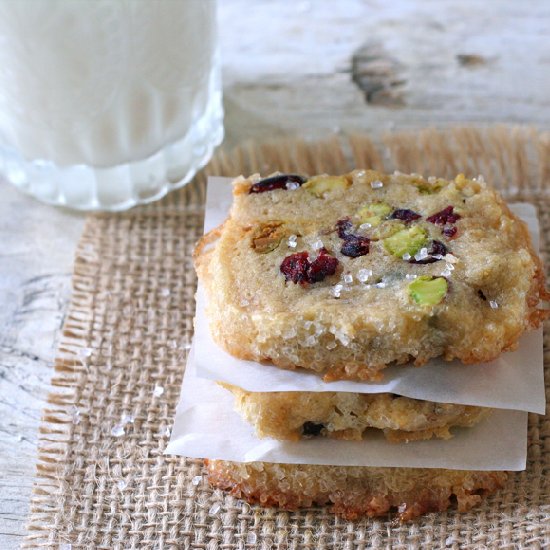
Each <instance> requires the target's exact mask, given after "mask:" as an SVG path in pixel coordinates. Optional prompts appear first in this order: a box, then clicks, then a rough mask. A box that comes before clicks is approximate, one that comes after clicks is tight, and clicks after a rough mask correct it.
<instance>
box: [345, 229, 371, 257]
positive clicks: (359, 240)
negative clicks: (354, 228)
mask: <svg viewBox="0 0 550 550" xmlns="http://www.w3.org/2000/svg"><path fill="white" fill-rule="evenodd" d="M369 245H370V239H369V238H368V237H361V236H359V235H347V236H346V238H345V240H344V244H343V245H342V248H341V249H340V252H341V253H342V254H343V255H344V256H349V257H350V258H358V257H359V256H364V255H365V254H368V253H369Z"/></svg>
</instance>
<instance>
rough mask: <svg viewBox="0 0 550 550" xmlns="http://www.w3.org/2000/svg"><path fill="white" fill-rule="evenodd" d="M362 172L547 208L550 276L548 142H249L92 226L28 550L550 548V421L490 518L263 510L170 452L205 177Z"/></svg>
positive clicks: (437, 138)
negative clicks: (154, 197) (455, 183)
mask: <svg viewBox="0 0 550 550" xmlns="http://www.w3.org/2000/svg"><path fill="white" fill-rule="evenodd" d="M352 167H364V168H367V167H373V168H379V169H384V170H388V171H393V170H395V169H398V170H401V171H403V172H417V173H422V174H425V175H432V174H433V175H440V176H446V177H454V175H456V174H457V173H458V172H465V173H466V174H467V175H469V176H477V175H478V174H483V175H484V177H485V178H486V179H487V180H489V181H491V182H492V183H494V184H495V185H496V186H497V187H499V188H500V190H501V192H502V193H503V194H504V196H505V197H506V198H508V199H510V200H524V201H529V202H532V203H534V204H535V205H536V206H537V207H538V209H539V213H540V220H541V227H542V245H541V246H542V253H543V255H544V257H545V260H546V264H547V265H550V255H549V252H550V251H549V249H548V242H547V240H546V239H545V238H544V237H545V235H546V233H547V232H548V231H549V230H550V139H549V137H548V136H547V135H543V134H539V133H537V132H536V131H534V130H530V129H524V128H523V129H522V128H515V129H514V128H496V129H486V130H479V131H478V130H474V129H455V130H452V131H436V130H425V131H422V132H417V133H407V134H403V133H399V134H397V133H396V134H392V135H388V136H386V137H385V138H384V139H382V140H380V141H378V142H377V144H376V145H375V144H374V142H373V141H371V140H370V139H369V138H368V137H366V136H360V135H354V136H350V137H347V138H344V137H342V136H341V137H339V138H334V139H332V140H329V141H326V142H322V143H319V142H316V143H308V142H303V141H294V140H287V141H281V142H278V143H272V144H267V145H248V146H243V147H241V148H239V149H238V150H236V151H231V152H223V151H222V152H220V153H218V155H217V156H216V157H215V158H214V160H213V161H212V162H211V163H210V165H209V166H208V167H207V169H206V170H205V171H203V172H202V173H201V174H199V175H198V176H197V177H196V178H195V180H194V181H193V182H192V183H191V184H189V185H188V186H186V187H185V188H183V189H182V190H180V191H178V192H175V193H172V194H171V195H169V196H168V197H167V198H166V199H164V200H162V201H160V202H158V203H154V204H152V205H148V206H145V207H140V208H136V209H133V210H130V211H128V212H124V213H120V214H107V215H97V216H92V217H90V218H89V219H88V221H87V224H86V227H85V230H84V233H83V235H82V238H81V240H80V243H79V245H78V249H77V252H76V259H75V268H74V279H73V296H72V301H71V304H70V307H69V310H68V312H67V317H66V322H65V326H64V331H63V337H62V341H61V345H60V348H59V350H58V355H57V361H56V366H55V368H56V372H55V376H54V378H53V382H52V384H53V393H52V394H51V395H50V396H49V405H48V408H47V410H45V412H44V417H43V420H42V424H41V428H40V448H39V457H38V472H37V480H36V483H35V486H34V492H33V497H32V503H31V515H30V520H29V532H28V537H27V539H26V542H25V544H24V546H25V547H28V548H38V547H44V548H55V549H57V548H71V547H72V549H77V548H78V549H81V548H82V549H84V548H86V549H89V548H104V549H123V548H124V549H126V548H140V549H141V548H145V549H149V548H151V549H152V548H158V549H164V548H197V549H199V548H200V549H212V550H214V549H217V548H220V549H225V550H230V549H241V548H262V549H270V548H280V549H286V548H288V549H302V548H306V549H326V548H327V549H328V548H331V549H339V548H342V549H352V548H358V549H360V548H394V549H398V548H423V549H425V548H445V547H447V548H454V549H458V548H500V549H506V548H544V547H546V548H548V547H550V419H549V418H548V417H543V416H538V415H533V414H531V415H530V417H529V441H528V466H527V470H526V471H525V472H520V473H516V474H511V475H510V478H509V481H508V483H507V485H506V486H505V487H504V489H503V490H501V491H500V492H499V493H497V494H496V495H495V496H493V497H491V498H489V499H488V500H487V502H486V503H484V504H483V505H482V506H481V507H479V508H477V509H474V510H472V511H471V512H469V513H467V514H458V513H456V512H454V511H450V512H448V513H444V514H437V515H436V514H431V515H428V516H425V517H423V518H421V519H419V520H417V521H414V522H413V523H410V524H404V525H396V524H395V523H394V522H392V520H391V518H388V519H376V520H371V519H364V520H361V521H356V522H348V521H344V520H342V519H339V518H337V517H335V516H334V515H332V514H330V513H328V512H327V510H325V509H311V510H303V511H299V512H285V511H278V510H274V509H261V508H259V507H251V506H249V505H247V504H246V503H243V502H242V501H239V500H237V499H235V498H233V497H230V496H227V495H225V494H224V493H222V492H220V491H212V490H211V489H210V488H209V486H208V484H207V482H206V478H205V476H204V472H203V470H202V463H201V461H200V460H188V459H184V458H179V457H173V456H164V455H163V451H164V449H165V447H166V443H167V440H168V437H169V430H170V427H171V422H172V419H173V417H174V411H175V407H176V403H177V401H178V397H179V391H180V385H181V380H182V375H183V371H184V365H185V361H186V356H187V352H188V349H189V345H190V343H191V338H192V334H193V314H194V307H195V306H194V292H195V285H196V278H195V274H194V271H193V266H192V262H191V252H192V250H193V246H194V244H195V242H196V241H197V239H198V238H199V237H200V235H201V232H202V222H203V214H204V194H205V193H204V191H205V176H206V174H212V175H225V176H234V175H239V174H241V173H242V174H250V173H253V172H261V173H262V174H268V173H270V172H272V171H274V170H282V171H293V172H301V173H309V174H314V173H322V172H332V173H339V172H344V171H347V170H349V169H351V168H352ZM548 344H549V341H548V337H545V364H546V365H548V361H549V360H550V356H549V354H548V353H549V352H548ZM548 387H549V385H548V377H547V386H546V389H547V390H548ZM396 450H397V448H396ZM63 545H67V546H63ZM68 545H71V546H68Z"/></svg>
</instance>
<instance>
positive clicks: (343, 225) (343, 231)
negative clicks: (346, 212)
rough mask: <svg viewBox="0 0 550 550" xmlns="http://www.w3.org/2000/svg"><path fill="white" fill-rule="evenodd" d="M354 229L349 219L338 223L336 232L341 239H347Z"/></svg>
mask: <svg viewBox="0 0 550 550" xmlns="http://www.w3.org/2000/svg"><path fill="white" fill-rule="evenodd" d="M352 228H353V223H351V220H350V219H349V218H343V219H341V220H338V221H337V222H336V230H337V231H338V236H339V237H340V238H341V239H345V238H346V237H347V236H348V235H349V234H350V232H351V230H352Z"/></svg>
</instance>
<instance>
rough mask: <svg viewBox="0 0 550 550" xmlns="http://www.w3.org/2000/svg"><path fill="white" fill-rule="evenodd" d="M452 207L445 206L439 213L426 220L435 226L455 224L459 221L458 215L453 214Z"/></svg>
mask: <svg viewBox="0 0 550 550" xmlns="http://www.w3.org/2000/svg"><path fill="white" fill-rule="evenodd" d="M453 210H454V207H453V206H447V207H446V208H444V209H443V210H441V211H440V212H436V213H435V214H432V215H431V216H430V217H429V218H426V219H427V220H428V221H429V222H431V223H434V224H435V225H446V224H448V223H455V222H456V221H458V220H459V219H460V215H459V214H455V213H454V212H453Z"/></svg>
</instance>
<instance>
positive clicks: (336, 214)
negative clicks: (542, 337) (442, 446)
mask: <svg viewBox="0 0 550 550" xmlns="http://www.w3.org/2000/svg"><path fill="white" fill-rule="evenodd" d="M233 196H234V201H233V205H232V208H231V214H230V217H229V218H228V219H227V220H226V221H225V223H224V224H223V225H222V226H220V227H219V228H217V229H216V230H214V231H212V232H210V233H209V234H207V235H206V236H205V237H204V238H203V240H202V241H201V242H200V243H199V245H198V247H197V250H196V255H195V261H196V267H197V271H198V274H199V279H200V282H201V284H202V285H203V286H204V288H205V291H206V294H207V309H206V311H207V315H208V318H209V324H210V331H211V335H212V336H213V338H214V340H215V342H216V343H217V345H219V346H220V347H221V348H223V349H224V350H226V351H227V352H229V353H230V354H231V355H233V356H235V357H238V358H241V359H246V360H250V361H255V362H258V363H268V364H271V365H276V366H277V367H280V368H283V369H293V370H294V369H298V370H300V371H303V370H304V369H305V370H306V371H310V372H311V373H314V375H316V376H319V377H322V378H323V380H324V381H325V382H329V383H330V382H333V381H337V380H358V381H363V382H372V381H380V380H381V379H383V378H384V375H385V372H384V369H386V368H387V367H389V366H390V365H395V364H403V365H407V366H406V367H405V368H407V369H412V368H415V367H420V366H422V365H423V364H425V363H426V362H428V361H429V360H431V359H433V358H443V359H445V360H447V361H450V360H453V359H456V360H459V361H461V362H462V363H480V362H486V361H490V360H492V359H495V358H497V357H498V356H499V355H500V354H501V353H502V352H503V351H506V350H510V349H514V348H515V347H516V346H517V343H518V340H519V338H520V336H521V334H522V333H523V332H525V331H526V330H529V329H533V328H536V327H538V326H539V324H540V322H541V321H542V319H543V318H545V316H546V312H545V311H542V310H541V309H539V308H538V304H539V301H540V299H541V298H543V299H545V298H548V295H547V294H546V291H545V290H544V279H543V274H542V269H541V264H540V260H539V258H538V256H537V255H536V253H535V252H534V250H533V247H532V245H531V241H530V237H529V234H528V231H527V229H526V226H525V224H524V223H523V222H522V221H521V220H519V219H518V218H517V217H516V216H515V215H514V214H512V213H511V211H510V210H509V209H508V207H507V206H506V205H505V203H504V202H503V201H502V199H501V198H500V197H499V196H498V195H497V194H496V192H495V191H494V190H492V189H491V188H490V187H489V186H488V185H486V184H485V183H484V182H483V181H475V180H469V179H466V178H465V177H464V176H458V177H457V178H456V179H455V180H454V181H450V182H449V181H445V180H442V179H436V178H430V179H429V180H425V179H423V178H421V177H419V176H406V175H403V174H394V175H391V176H390V175H386V174H382V173H379V172H374V171H365V170H361V171H355V172H352V173H350V174H346V175H343V176H326V175H323V176H316V177H312V178H306V177H304V176H301V175H296V174H277V175H274V176H271V177H268V178H265V179H260V178H259V177H251V178H248V179H244V178H240V179H238V180H236V181H235V182H234V184H233ZM210 244H213V246H209V245H210ZM266 368H267V367H266ZM464 368H467V367H464ZM329 386H330V385H329ZM329 386H328V387H329ZM224 387H225V388H226V390H229V391H230V392H231V393H232V394H233V395H234V396H235V404H236V408H237V409H238V410H239V411H240V412H241V414H242V416H243V417H244V418H245V419H246V420H247V421H248V422H250V423H251V424H252V425H253V426H254V427H255V430H256V433H257V436H258V437H259V438H263V437H269V438H275V439H277V440H294V441H296V440H302V439H312V438H334V439H340V440H361V439H363V438H364V437H365V436H366V435H367V434H369V433H372V432H373V431H378V432H380V433H383V434H384V436H385V437H386V438H387V439H388V440H390V441H392V442H394V444H395V452H396V453H399V447H400V446H401V445H405V444H406V442H408V441H413V440H427V439H432V438H443V439H447V438H450V437H451V436H452V433H453V429H454V428H455V427H466V428H468V427H471V426H473V425H475V424H476V423H478V422H483V421H484V419H485V418H486V417H487V416H488V415H489V414H490V409H489V408H487V407H482V406H472V405H464V404H453V403H441V402H435V401H426V400H420V399H415V398H412V397H406V396H400V395H396V394H393V393H387V392H383V393H370V394H365V393H359V392H358V393H354V392H349V391H348V392H337V391H323V392H318V391H316V392H310V391H299V388H296V391H292V392H287V391H285V392H273V391H266V392H251V391H247V390H245V389H242V388H240V387H238V386H235V385H231V384H225V385H224ZM335 445H338V443H335ZM208 469H209V478H210V481H211V483H213V484H214V485H216V486H219V487H223V488H228V489H229V488H230V489H231V490H232V491H233V492H234V493H235V494H238V495H240V496H242V497H243V498H246V499H248V500H250V501H257V502H260V503H262V504H264V505H279V506H284V507H291V508H292V507H299V506H310V505H311V504H314V503H315V504H326V503H332V505H333V507H334V509H335V511H336V512H339V513H342V514H344V515H346V516H347V517H356V516H357V515H361V514H367V515H379V514H383V513H386V512H387V511H388V510H391V509H393V508H396V509H397V511H398V514H399V515H400V517H401V519H407V518H410V517H414V516H415V515H418V514H420V513H423V512H425V511H427V510H442V509H445V508H446V507H447V506H448V505H449V503H450V502H451V500H452V495H454V496H456V498H457V499H458V503H459V508H460V509H467V508H468V507H470V506H471V505H473V504H475V503H476V502H478V501H479V500H480V499H481V496H482V495H483V494H486V493H488V492H491V491H492V490H494V489H496V488H497V487H498V486H499V485H501V484H502V483H503V481H504V479H505V477H506V476H505V474H504V473H503V472H491V471H481V470H477V471H465V470H445V469H444V470H442V469H434V468H404V467H393V468H384V467H361V466H355V467H352V466H331V465H305V464H278V463H268V462H262V463H259V462H253V463H236V462H227V461H223V460H210V461H208Z"/></svg>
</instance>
